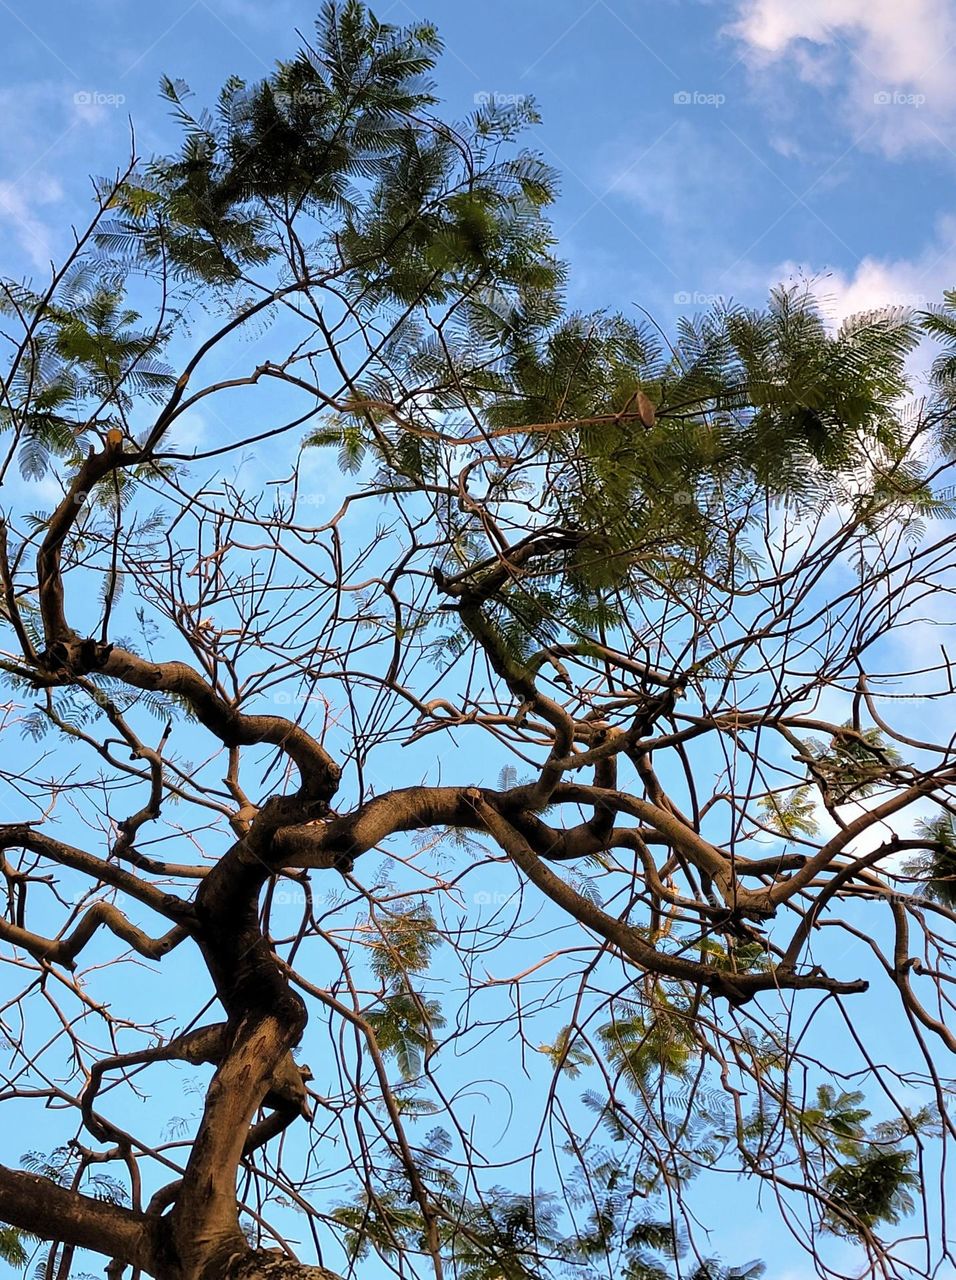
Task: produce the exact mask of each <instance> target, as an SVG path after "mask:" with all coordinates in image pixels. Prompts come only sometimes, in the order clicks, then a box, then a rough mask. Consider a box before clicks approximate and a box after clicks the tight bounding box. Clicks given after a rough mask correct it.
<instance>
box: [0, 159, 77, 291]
mask: <svg viewBox="0 0 956 1280" xmlns="http://www.w3.org/2000/svg"><path fill="white" fill-rule="evenodd" d="M62 195H63V191H62V188H61V187H60V184H59V183H58V182H57V181H56V180H55V179H53V178H49V177H44V176H43V175H40V176H39V177H34V178H33V179H32V180H31V181H30V182H29V183H25V182H21V183H20V184H14V183H12V182H8V181H6V180H3V181H0V218H2V219H3V220H4V221H5V222H7V223H9V224H10V227H11V229H12V230H13V233H14V235H15V236H16V238H17V241H18V243H19V244H20V247H21V248H22V249H23V251H24V253H25V254H26V255H27V257H28V258H29V259H30V261H31V262H32V263H33V265H34V266H35V267H36V268H37V269H38V270H40V271H44V270H48V269H49V266H50V261H51V259H52V258H53V257H54V256H55V249H54V233H53V231H52V229H51V228H50V227H49V226H48V225H47V224H46V223H45V222H44V221H43V219H42V218H41V217H40V216H39V215H38V213H37V209H38V208H39V207H42V206H44V205H50V204H55V203H56V202H57V201H58V200H59V199H60V198H61V197H62Z"/></svg>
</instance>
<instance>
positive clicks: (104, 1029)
mask: <svg viewBox="0 0 956 1280" xmlns="http://www.w3.org/2000/svg"><path fill="white" fill-rule="evenodd" d="M440 47H441V46H440V40H439V37H438V34H437V32H436V30H435V29H434V28H433V27H432V26H431V25H428V24H421V23H419V24H416V25H413V26H410V27H408V28H404V29H399V28H397V27H394V26H390V25H386V24H383V23H381V22H379V21H377V20H376V18H375V17H374V16H373V15H372V14H371V13H370V12H369V11H368V10H367V9H366V8H365V7H364V6H363V5H361V4H359V3H355V2H354V0H345V2H343V3H327V4H325V5H324V6H323V8H322V10H321V13H320V15H319V18H318V21H317V23H316V28H315V34H314V38H312V39H311V41H305V40H303V42H302V44H301V47H300V48H299V50H298V52H297V53H296V54H295V55H294V56H292V57H291V58H289V59H288V60H286V61H283V62H280V63H278V64H277V66H276V69H275V71H274V73H273V74H271V75H270V76H269V77H268V78H266V79H264V80H263V81H261V82H259V83H255V84H247V83H244V82H242V81H241V80H239V79H234V80H231V81H229V83H227V84H226V85H225V87H224V88H223V90H222V93H221V95H220V97H219V99H218V102H217V103H216V104H215V106H214V107H212V108H210V109H202V108H198V107H196V106H194V104H193V99H192V96H191V94H190V91H189V89H188V87H187V86H186V85H184V84H182V83H181V82H176V81H172V80H170V81H166V82H164V84H163V93H164V95H165V96H166V98H167V99H168V101H169V104H170V107H171V110H172V113H173V116H174V117H175V120H176V123H177V127H178V131H179V135H180V139H181V141H180V145H179V147H178V149H177V150H176V151H175V152H173V153H172V154H169V155H160V156H154V157H152V158H150V159H147V158H145V157H141V156H139V155H138V154H134V155H132V156H131V157H130V159H129V162H128V164H126V165H125V166H124V167H123V169H122V170H121V171H119V172H118V173H116V174H115V175H113V176H111V177H109V178H106V179H99V180H97V182H96V197H95V207H94V210H93V214H92V217H91V218H90V220H89V222H88V224H87V225H86V226H85V228H83V229H81V230H78V231H77V232H76V233H75V244H74V247H73V249H72V251H71V252H70V253H69V254H68V255H67V256H66V258H65V260H64V261H63V262H62V263H60V264H59V265H58V266H56V267H55V268H54V269H53V270H52V272H51V275H50V277H49V279H45V280H36V279H34V280H25V281H16V280H10V279H7V280H4V281H3V282H2V285H0V312H2V332H3V336H4V339H5V347H4V349H5V353H6V354H5V364H4V367H3V379H2V387H3V394H2V398H0V427H2V428H3V430H4V435H3V446H4V452H3V462H2V468H3V470H2V477H3V481H4V498H3V508H4V509H3V520H2V524H0V533H2V537H0V599H2V605H0V611H2V631H3V639H2V646H3V648H2V657H0V669H2V675H3V679H4V686H5V693H4V695H3V696H4V702H3V707H2V709H3V715H4V720H3V725H4V728H5V729H6V734H5V736H4V746H3V750H2V755H0V765H2V771H3V777H4V781H5V784H6V787H5V791H6V800H5V805H6V815H5V820H4V821H3V822H0V856H2V870H3V875H4V879H5V885H6V899H5V909H4V914H3V916H2V917H0V944H2V951H0V956H2V962H3V967H4V983H5V987H4V990H5V992H7V993H8V994H6V995H5V997H4V1001H3V1004H2V1010H0V1017H2V1034H3V1037H4V1040H3V1050H4V1065H3V1076H2V1085H0V1100H2V1102H3V1104H4V1109H5V1112H6V1113H7V1115H8V1116H9V1119H8V1121H7V1125H6V1129H5V1132H6V1133H7V1134H8V1135H9V1134H16V1135H25V1137H24V1138H23V1139H22V1141H21V1146H22V1147H29V1149H28V1150H17V1151H14V1152H12V1154H10V1155H8V1159H9V1160H12V1163H8V1164H7V1165H4V1166H0V1221H2V1222H3V1223H6V1224H8V1225H7V1226H4V1227H2V1228H0V1256H2V1257H3V1258H4V1259H6V1260H7V1261H8V1262H10V1263H12V1264H13V1265H16V1266H23V1265H28V1264H30V1261H31V1259H34V1258H36V1257H39V1258H40V1259H41V1263H42V1268H43V1271H42V1274H44V1276H45V1277H47V1278H48V1280H67V1278H68V1277H69V1276H70V1274H71V1272H73V1271H75V1270H76V1268H77V1267H78V1266H79V1265H80V1261H79V1260H80V1258H82V1257H83V1256H84V1255H83V1253H82V1252H80V1251H86V1250H91V1251H93V1252H95V1253H99V1254H101V1255H104V1256H105V1257H106V1258H107V1259H109V1260H110V1262H109V1268H108V1273H109V1275H110V1276H111V1277H113V1280H117V1278H118V1277H119V1276H121V1275H122V1274H123V1273H124V1272H125V1271H126V1270H128V1269H129V1268H132V1269H133V1270H134V1272H135V1273H139V1272H146V1273H147V1274H149V1275H152V1276H156V1277H157V1278H158V1280H167V1277H169V1278H171V1280H173V1278H175V1280H194V1278H195V1280H225V1278H226V1277H229V1280H233V1278H235V1280H242V1278H243V1277H251V1276H260V1275H261V1276H265V1275H269V1276H272V1277H275V1278H276V1280H282V1278H283V1277H286V1276H289V1277H303V1278H304V1277H308V1276H320V1275H323V1274H329V1273H331V1274H333V1275H340V1276H346V1275H353V1274H354V1275H355V1276H357V1277H376V1276H384V1275H387V1274H392V1273H394V1274H396V1275H400V1276H413V1275H414V1276H419V1275H420V1276H427V1275H433V1276H435V1277H437V1280H441V1277H442V1276H449V1277H455V1278H456V1280H532V1278H535V1280H539V1278H540V1280H544V1278H546V1277H559V1276H560V1277H564V1276H571V1277H580V1280H597V1277H600V1276H608V1277H612V1276H613V1277H617V1276H621V1277H626V1280H669V1278H670V1277H672V1276H680V1277H691V1278H692V1280H717V1278H718V1277H721V1278H722V1280H731V1278H737V1280H754V1278H755V1277H756V1276H758V1275H759V1274H761V1270H762V1268H761V1265H760V1264H759V1263H757V1262H751V1261H748V1260H746V1259H726V1258H725V1259H724V1260H723V1261H720V1260H718V1259H717V1258H716V1257H715V1256H714V1254H715V1252H716V1250H715V1249H714V1247H713V1245H712V1243H711V1239H710V1235H709V1232H710V1230H711V1229H712V1228H713V1227H715V1226H717V1225H719V1224H718V1223H716V1222H715V1221H713V1217H712V1215H709V1212H708V1202H711V1203H712V1204H722V1203H725V1202H724V1201H721V1200H720V1197H721V1196H728V1195H729V1196H733V1197H736V1198H737V1200H736V1202H737V1203H740V1204H747V1205H751V1204H755V1203H756V1202H757V1198H758V1194H759V1197H760V1203H761V1204H762V1205H765V1206H768V1207H770V1208H771V1209H772V1210H773V1211H774V1212H776V1213H778V1214H779V1218H780V1229H781V1231H782V1232H783V1231H787V1230H789V1231H790V1232H792V1234H793V1235H794V1236H795V1238H796V1239H798V1240H799V1241H800V1242H801V1243H802V1244H804V1245H805V1247H806V1248H807V1250H808V1251H809V1252H810V1253H811V1254H812V1255H813V1258H814V1260H815V1263H816V1266H817V1268H818V1271H819V1273H820V1274H822V1275H828V1274H829V1275H837V1274H841V1273H840V1271H839V1266H840V1261H839V1260H840V1259H841V1258H842V1259H845V1258H846V1257H848V1256H852V1257H853V1258H855V1259H856V1260H857V1270H859V1269H860V1267H867V1268H869V1269H868V1270H867V1274H872V1275H879V1276H886V1277H890V1276H914V1277H915V1276H929V1275H930V1274H939V1272H938V1271H934V1268H938V1267H939V1266H940V1265H942V1266H945V1265H946V1261H947V1260H948V1262H949V1264H950V1265H952V1263H953V1261H954V1256H953V1252H952V1250H951V1248H950V1245H949V1244H948V1243H947V1241H946V1240H945V1238H944V1226H945V1222H946V1217H945V1210H946V1204H945V1182H946V1168H947V1166H946V1159H947V1153H948V1142H949V1139H950V1138H951V1137H952V1136H953V1133H954V1129H953V1121H952V1119H951V1118H950V1116H949V1115H948V1114H947V1112H948V1110H951V1107H948V1102H949V1100H950V1098H951V1093H952V1082H951V1080H950V1078H949V1077H948V1075H947V1070H948V1061H949V1056H948V1055H949V1054H950V1053H951V1052H952V1051H953V1050H954V1049H956V1036H954V1032H953V1030H952V1029H951V1023H952V1019H951V1008H952V996H951V992H952V982H953V960H954V946H956V931H954V928H953V925H954V921H956V914H954V912H956V879H954V877H956V834H954V829H953V814H954V812H956V808H954V802H956V791H954V784H956V761H954V756H953V735H952V730H951V727H950V713H951V708H952V705H953V698H954V685H953V672H952V667H951V660H950V656H949V653H948V651H947V648H946V641H945V635H946V633H945V630H942V629H939V630H937V629H936V623H937V618H940V616H941V615H944V614H945V604H946V603H948V595H949V593H950V592H951V589H952V585H953V582H954V581H956V578H954V576H953V574H954V567H956V566H954V561H956V545H954V540H953V534H952V524H951V519H952V515H953V512H952V509H951V507H952V504H951V498H952V493H953V490H952V488H951V487H949V485H948V482H949V477H950V471H951V469H952V465H953V449H954V444H956V416H954V386H956V381H954V379H956V294H954V295H947V296H946V297H945V298H944V299H942V300H941V303H940V306H939V307H938V308H936V309H934V310H933V311H931V312H927V313H913V312H910V311H903V310H898V309H897V310H886V311H881V312H876V313H869V314H865V315H859V316H855V317H852V318H850V319H849V320H847V321H845V322H844V323H843V324H842V325H840V326H839V327H838V328H834V327H833V326H831V325H830V324H828V323H827V321H826V318H825V317H824V316H823V315H822V314H821V312H820V310H819V308H818V306H817V304H816V302H815V300H814V297H813V294H812V291H810V290H809V289H807V288H804V287H800V286H794V285H791V286H786V287H781V288H779V289H777V290H776V291H775V292H774V293H773V294H772V295H771V297H770V299H769V302H768V304H767V305H766V306H765V307H763V308H761V309H750V308H746V307H743V306H732V305H722V306H720V307H717V308H715V309H713V310H712V311H711V312H709V313H707V314H703V315H699V316H697V317H695V318H693V319H690V318H689V319H687V320H685V321H683V322H682V323H681V324H680V325H679V326H678V328H677V330H676V332H674V333H672V334H666V333H665V332H663V331H662V330H661V329H660V328H659V327H658V326H657V325H655V324H654V322H653V321H652V320H651V319H650V318H648V317H647V316H646V315H644V313H642V312H640V311H637V310H636V309H635V311H634V313H633V314H617V313H614V312H612V311H610V310H608V309H600V300H596V308H595V309H594V310H593V311H591V312H588V313H587V314H585V313H576V312H571V311H570V310H569V309H568V306H567V304H566V301H565V295H564V288H565V281H566V271H565V267H564V266H563V264H562V262H561V260H560V257H559V247H558V246H557V245H556V243H555V238H554V234H553V231H552V228H551V225H550V223H549V221H548V216H547V214H548V206H549V205H550V204H551V203H552V202H553V200H554V198H555V190H556V177H555V175H554V174H553V173H552V172H551V170H550V169H549V168H548V166H547V165H545V163H544V162H543V161H542V159H541V158H540V156H538V155H537V154H534V153H533V152H531V151H529V150H527V149H525V148H524V145H523V142H522V133H523V130H524V129H525V127H526V126H527V125H528V124H529V123H531V122H532V121H533V120H534V119H535V116H534V107H533V104H531V103H530V102H523V103H519V104H517V105H508V106H504V107H502V106H500V105H496V104H494V103H492V104H486V105H482V106H480V107H479V108H478V109H477V110H476V111H475V112H474V113H473V114H472V115H470V116H469V117H468V118H467V119H465V120H460V121H449V120H447V119H445V118H444V117H443V116H442V115H441V114H439V103H438V100H437V98H436V93H435V88H434V85H433V84H432V82H431V80H430V78H429V77H430V74H431V72H432V70H433V68H434V66H435V63H436V59H437V57H438V55H439V52H440ZM927 344H929V345H931V346H932V347H933V350H934V352H935V356H936V358H935V363H934V364H933V365H932V370H931V372H930V373H929V374H928V375H927V381H926V383H925V385H924V386H919V387H916V386H914V383H913V374H912V369H913V361H914V358H917V356H918V353H919V352H922V351H923V350H924V349H925V347H926V345H927ZM197 422H203V423H205V425H206V432H205V434H204V435H201V436H199V435H197V434H196V424H197ZM191 439H192V443H191ZM941 602H942V603H941ZM943 625H944V619H942V620H940V621H939V627H940V628H942V627H943ZM7 818H9V820H6V819H7ZM11 979H12V983H11ZM177 1109H178V1110H180V1111H184V1112H185V1114H183V1115H179V1114H177ZM18 1141H20V1139H19V1137H18ZM8 1146H9V1138H8ZM725 1185H726V1186H727V1188H728V1189H727V1190H724V1187H725ZM711 1198H713V1199H712V1200H711ZM721 1212H722V1213H723V1212H724V1211H723V1210H721ZM742 1212H743V1211H742ZM841 1250H842V1252H840V1251H841ZM847 1250H849V1251H850V1252H849V1253H847ZM767 1261H768V1262H770V1263H772V1261H773V1260H772V1259H767ZM84 1265H85V1264H84Z"/></svg>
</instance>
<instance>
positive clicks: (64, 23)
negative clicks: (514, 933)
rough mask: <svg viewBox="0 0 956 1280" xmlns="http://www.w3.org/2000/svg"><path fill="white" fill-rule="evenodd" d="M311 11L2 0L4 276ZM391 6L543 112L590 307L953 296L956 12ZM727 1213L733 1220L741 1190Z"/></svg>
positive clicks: (222, 0) (755, 1230)
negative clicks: (428, 24) (173, 96)
mask: <svg viewBox="0 0 956 1280" xmlns="http://www.w3.org/2000/svg"><path fill="white" fill-rule="evenodd" d="M315 7H316V6H315V5H314V4H310V3H300V2H299V0H276V2H275V3H270V4H268V5H266V4H264V3H255V2H254V0H177V2H176V3H173V2H171V0H155V2H154V3H151V4H148V5H147V4H143V3H142V0H138V2H137V3H133V2H132V0H125V2H117V0H86V3H84V4H83V5H74V4H68V3H66V2H65V0H46V2H45V3H42V2H41V3H40V4H33V5H28V4H26V3H24V0H10V2H7V0H0V50H2V53H0V59H2V65H3V76H2V80H0V233H2V239H3V268H2V269H3V271H4V274H8V275H16V274H21V273H22V274H27V273H41V274H42V273H43V272H44V270H45V267H46V264H47V262H48V260H49V258H50V257H51V256H53V257H56V256H58V255H59V253H60V252H61V251H62V249H63V248H64V247H65V245H66V244H67V242H68V231H67V228H68V226H69V223H70V222H71V221H73V222H75V223H77V224H79V223H81V222H82V221H83V219H84V216H85V212H86V204H85V202H86V201H87V199H88V195H89V174H90V173H104V172H108V171H110V170H112V169H113V168H115V167H116V165H117V164H119V163H122V162H123V161H124V159H125V157H126V154H127V151H128V147H129V139H130V128H131V126H130V119H132V122H133V126H134V127H135V137H136V143H137V148H138V150H139V151H140V153H141V154H147V155H148V154H149V153H150V152H151V151H153V150H162V149H165V148H167V147H169V146H171V145H172V144H173V142H174V139H175V136H176V132H175V127H174V125H173V123H172V122H171V121H170V119H169V116H168V112H167V108H166V105H165V104H164V103H163V102H161V101H160V99H159V97H158V94H157V83H158V80H159V77H160V75H163V74H168V75H171V76H173V77H182V78H183V79H185V80H186V81H188V82H189V83H190V84H191V85H192V87H193V88H194V89H195V90H196V93H197V98H198V99H199V100H201V101H210V100H211V99H212V98H213V97H214V95H215V93H216V91H217V90H218V88H219V86H220V84H221V83H222V81H223V80H224V79H225V77H226V76H227V75H230V74H232V73H238V74H240V75H242V76H244V77H246V78H248V79H255V78H257V77H259V76H261V75H263V74H265V73H266V72H267V71H268V70H269V69H270V68H271V65H272V63H273V61H274V59H275V58H276V57H279V56H283V55H286V54H288V53H291V52H292V51H293V50H294V48H295V46H296V43H297V41H296V37H295V34H294V31H295V28H297V27H298V28H299V29H300V30H302V31H303V32H305V33H308V31H309V29H310V27H311V23H312V20H313V17H314V12H315ZM375 8H376V12H377V14H378V16H379V17H380V18H382V19H385V20H389V21H393V22H398V23H403V22H407V21H411V20H413V19H417V18H430V19H433V20H435V21H436V22H437V24H438V25H439V28H440V30H441V32H442V35H443V37H444V40H445V43H446V54H445V57H444V58H443V60H442V63H441V66H440V70H439V77H438V83H439V89H440V92H441V95H442V96H443V97H444V98H445V99H446V101H447V103H448V104H449V105H448V110H449V112H450V113H452V114H457V115H463V114H465V113H466V112H468V111H470V110H472V109H473V107H474V105H475V103H476V101H479V100H480V99H481V96H483V95H502V96H504V97H505V98H514V97H517V96H523V95H531V96H533V97H534V98H535V100H536V101H537V103H538V106H539V109H540V111H541V114H542V123H541V125H540V126H538V127H537V128H536V129H535V130H534V131H533V133H532V136H531V139H530V142H531V144H532V145H533V146H535V147H536V148H538V149H540V151H541V152H542V153H543V154H544V155H545V157H546V158H547V159H548V160H549V161H550V162H551V163H552V164H553V165H554V166H555V167H556V168H557V169H558V170H559V172H560V174H561V185H562V195H561V199H560V201H559V204H558V207H557V210H556V213H555V222H556V230H557V233H558V237H559V241H560V251H561V253H562V254H563V256H565V257H566V258H567V259H568V260H569V261H570V263H571V267H572V273H571V284H570V301H571V303H572V305H573V306H576V307H580V308H582V309H594V308H599V307H619V308H622V309H625V310H627V309H629V308H633V307H636V306H641V307H644V308H646V309H647V311H649V312H650V313H651V315H652V316H653V317H654V318H655V319H656V320H657V321H659V323H660V324H661V326H662V327H663V328H664V329H665V330H671V329H672V328H673V326H674V324H675V322H676V320H677V318H678V317H679V316H680V315H682V314H689V313H691V312H693V311H696V310H699V309H701V308H703V307H706V305H707V304H708V303H709V302H710V301H711V300H712V299H714V298H717V297H722V298H727V297H733V298H736V299H738V300H741V301H746V302H754V303H757V302H759V301H760V300H761V299H762V298H763V297H764V296H765V294H766V291H767V289H768V288H769V287H770V286H771V285H773V284H774V283H775V282H777V281H779V280H781V279H785V278H787V277H788V276H790V275H793V274H800V275H803V276H807V277H810V278H812V279H814V280H816V281H817V282H818V283H817V286H816V287H817V288H818V291H819V293H820V296H821V298H822V299H823V300H824V305H825V307H826V308H827V310H828V312H829V313H830V314H831V315H832V316H833V318H834V319H835V320H836V319H837V318H839V317H840V316H842V315H845V314H849V313H852V312H854V311H858V310H862V309H867V308H870V307H875V306H882V305H887V304H893V305H910V306H924V305H929V304H930V303H932V302H933V301H934V300H936V299H938V298H939V296H940V295H941V293H942V291H943V290H944V289H946V288H950V287H956V201H954V194H956V192H954V173H956V131H954V130H953V129H952V127H951V126H952V124H953V122H954V121H956V75H954V71H956V3H951V2H950V0H908V2H907V3H906V5H905V8H904V6H903V5H901V4H900V3H899V0H897V2H896V3H892V2H891V0H829V2H828V3H827V2H826V0H803V2H802V3H799V4H794V3H793V2H792V0H752V2H741V3H736V2H728V3H698V2H696V0H672V2H671V3H657V4H649V3H637V0H614V3H613V4H609V3H606V0H594V3H590V4H589V3H588V2H587V0H574V2H571V0H507V2H506V0H485V2H484V3H482V4H481V5H466V4H462V3H452V0H433V2H432V3H430V4H428V5H427V6H425V5H420V4H419V3H418V0H416V3H415V5H414V6H410V5H409V4H407V3H405V2H404V0H399V2H398V3H391V4H388V3H383V4H380V5H378V6H375ZM213 429H214V424H208V423H207V424H206V425H205V427H204V426H203V425H202V424H201V423H200V424H198V425H197V430H198V431H201V430H213ZM488 888H489V890H490V891H494V892H497V889H496V886H492V885H489V886H488ZM480 889H481V890H482V891H484V889H485V885H484V884H482V885H481V886H480ZM498 963H499V964H500V968H501V972H505V971H506V969H507V965H506V963H505V960H504V958H503V957H502V958H501V959H500V961H499V962H498ZM145 989H146V988H145V986H144V991H145ZM157 990H159V988H158V987H157ZM869 1016H871V1017H872V1021H873V1024H874V1027H875V1025H876V1017H875V1016H874V1011H871V1013H870V1015H869ZM44 1136H45V1135H44ZM37 1140H39V1138H38V1139H37ZM21 1145H22V1144H21ZM18 1153H19V1148H18V1150H17V1153H15V1154H18ZM14 1158H15V1156H14ZM723 1194H724V1195H725V1196H726V1197H727V1198H726V1200H723V1201H721V1202H720V1203H721V1207H722V1209H724V1208H725V1209H726V1210H727V1211H730V1209H731V1208H732V1207H733V1206H734V1196H735V1193H734V1191H733V1189H730V1190H728V1191H726V1192H724V1193H723ZM740 1198H741V1199H746V1211H747V1214H748V1215H749V1219H748V1221H747V1224H746V1225H735V1226H734V1227H733V1229H730V1230H728V1229H724V1230H723V1231H721V1232H718V1235H717V1237H715V1243H716V1245H717V1247H720V1248H721V1249H722V1250H723V1251H724V1252H725V1253H726V1255H727V1256H728V1257H729V1258H731V1259H734V1260H738V1261H741V1260H743V1259H744V1258H745V1257H747V1256H751V1255H752V1254H754V1253H763V1255H764V1256H765V1257H768V1260H770V1261H771V1264H772V1265H771V1270H770V1273H769V1276H770V1280H803V1277H804V1276H808V1275H809V1274H810V1272H809V1270H807V1269H806V1267H805V1264H801V1263H800V1262H799V1261H798V1255H797V1253H796V1251H795V1250H793V1249H791V1248H790V1247H788V1246H787V1245H785V1244H782V1243H781V1246H780V1252H779V1253H778V1254H777V1255H776V1257H774V1256H773V1255H772V1254H771V1253H770V1252H769V1251H770V1250H771V1249H772V1247H773V1243H774V1236H773V1228H772V1227H771V1226H770V1225H769V1224H770V1222H771V1220H772V1209H771V1208H770V1206H768V1214H767V1216H766V1217H763V1218H762V1217H761V1216H760V1215H754V1213H753V1207H752V1199H751V1197H749V1196H746V1197H744V1196H742V1195H741V1196H740ZM848 1265H851V1263H848Z"/></svg>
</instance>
